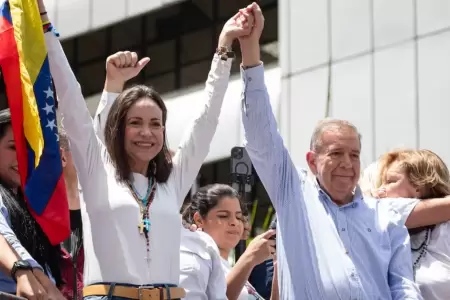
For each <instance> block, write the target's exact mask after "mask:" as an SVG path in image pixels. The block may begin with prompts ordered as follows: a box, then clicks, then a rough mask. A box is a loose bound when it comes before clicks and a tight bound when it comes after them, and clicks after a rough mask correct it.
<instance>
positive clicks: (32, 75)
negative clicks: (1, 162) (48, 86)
mask: <svg viewBox="0 0 450 300" xmlns="http://www.w3.org/2000/svg"><path fill="white" fill-rule="evenodd" d="M9 5H10V8H11V18H12V23H13V27H14V36H15V40H16V43H17V49H18V53H19V58H20V76H21V81H22V96H23V123H24V124H23V127H24V134H25V138H26V139H27V141H28V143H29V145H30V147H31V149H33V151H34V155H35V167H36V166H37V165H38V164H39V160H40V157H41V155H42V150H43V147H44V137H43V134H42V128H41V123H40V119H39V111H38V107H37V103H36V98H35V95H34V90H33V85H34V82H35V81H36V78H37V76H38V74H39V72H40V70H41V67H42V64H43V62H44V60H45V57H46V50H45V49H46V47H45V39H44V33H43V31H42V22H41V17H40V14H39V9H38V7H37V1H36V0H9ZM30 163H31V162H30Z"/></svg>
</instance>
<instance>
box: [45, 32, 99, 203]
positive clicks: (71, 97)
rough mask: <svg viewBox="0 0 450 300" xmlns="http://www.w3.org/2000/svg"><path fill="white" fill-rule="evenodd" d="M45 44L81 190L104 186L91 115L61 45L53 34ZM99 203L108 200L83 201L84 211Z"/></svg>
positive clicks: (97, 142)
mask: <svg viewBox="0 0 450 300" xmlns="http://www.w3.org/2000/svg"><path fill="white" fill-rule="evenodd" d="M45 41H46V45H47V50H48V58H49V63H50V72H51V74H52V77H53V80H54V83H55V89H56V92H57V95H58V103H59V108H58V109H59V111H60V112H61V114H62V116H63V123H64V124H63V125H64V129H65V130H66V132H67V136H68V138H69V140H70V147H71V153H72V157H73V159H74V162H75V166H76V168H77V173H78V178H79V180H80V183H81V185H82V186H83V188H85V187H86V186H89V187H91V186H92V187H93V189H94V188H98V187H99V186H101V185H104V183H103V182H100V181H99V180H100V179H99V178H104V177H103V176H101V175H100V174H101V173H102V172H103V173H105V172H106V170H105V167H104V164H103V155H104V154H105V153H106V149H105V147H104V146H103V144H102V143H101V142H100V140H99V139H97V135H96V133H95V130H94V124H93V122H92V118H91V114H90V113H89V110H88V108H87V105H86V102H85V99H84V97H83V94H82V92H81V88H80V85H79V84H78V82H77V79H76V77H75V75H74V74H73V71H72V69H71V68H70V65H69V62H68V61H67V57H66V55H65V54H64V50H63V49H62V47H61V43H60V42H59V40H58V38H57V37H56V36H55V35H54V34H53V33H46V34H45ZM85 200H86V199H85ZM101 201H107V199H96V201H95V202H96V203H92V202H93V201H86V206H87V209H90V207H91V206H93V205H99V203H100V202H101Z"/></svg>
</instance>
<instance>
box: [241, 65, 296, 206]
mask: <svg viewBox="0 0 450 300" xmlns="http://www.w3.org/2000/svg"><path fill="white" fill-rule="evenodd" d="M241 74H242V81H243V86H244V91H243V93H242V95H243V98H242V121H243V123H244V130H245V147H246V149H247V152H248V154H249V156H250V158H251V160H252V163H253V165H254V167H255V170H256V172H257V173H258V176H259V178H260V179H261V181H262V183H263V184H264V187H265V189H266V190H267V193H268V195H269V197H270V200H271V201H272V203H273V204H274V206H275V209H276V210H279V209H280V208H281V206H282V204H283V202H285V201H289V199H290V198H292V195H288V194H286V191H291V190H292V186H291V185H292V183H297V182H298V183H300V182H301V181H300V177H299V173H298V172H297V169H296V168H295V166H294V164H293V162H292V160H291V157H290V155H289V152H288V150H287V149H286V147H285V146H284V143H283V139H282V137H281V135H280V133H279V132H278V128H277V122H276V119H275V116H274V114H273V111H272V106H271V104H270V98H269V93H268V92H267V87H266V85H265V82H264V67H263V65H262V64H261V65H259V66H257V67H253V68H249V69H246V70H243V69H242V71H241Z"/></svg>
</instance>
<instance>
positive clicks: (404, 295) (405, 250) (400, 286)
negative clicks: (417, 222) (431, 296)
mask: <svg viewBox="0 0 450 300" xmlns="http://www.w3.org/2000/svg"><path fill="white" fill-rule="evenodd" d="M398 220H399V222H392V223H390V225H389V228H388V230H389V236H390V239H391V241H390V242H391V250H392V257H391V260H390V262H389V268H388V283H389V287H390V289H391V295H392V300H405V299H410V300H413V299H414V300H422V299H423V298H422V296H421V294H420V290H419V288H418V286H417V284H416V283H415V282H414V275H413V274H414V273H413V268H412V263H411V261H412V258H411V244H410V240H409V233H408V230H407V229H406V227H405V225H404V224H402V223H400V222H402V221H401V220H400V217H399V219H398Z"/></svg>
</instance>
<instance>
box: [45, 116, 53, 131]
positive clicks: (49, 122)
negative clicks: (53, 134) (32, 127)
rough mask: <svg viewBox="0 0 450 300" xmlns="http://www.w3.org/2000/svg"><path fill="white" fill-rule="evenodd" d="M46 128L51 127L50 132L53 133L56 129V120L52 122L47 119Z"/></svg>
mask: <svg viewBox="0 0 450 300" xmlns="http://www.w3.org/2000/svg"><path fill="white" fill-rule="evenodd" d="M45 127H50V130H52V131H53V128H56V125H55V120H51V121H50V120H49V119H47V125H45Z"/></svg>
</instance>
